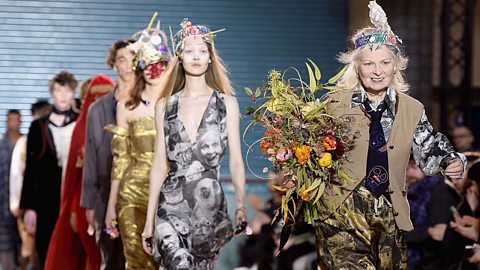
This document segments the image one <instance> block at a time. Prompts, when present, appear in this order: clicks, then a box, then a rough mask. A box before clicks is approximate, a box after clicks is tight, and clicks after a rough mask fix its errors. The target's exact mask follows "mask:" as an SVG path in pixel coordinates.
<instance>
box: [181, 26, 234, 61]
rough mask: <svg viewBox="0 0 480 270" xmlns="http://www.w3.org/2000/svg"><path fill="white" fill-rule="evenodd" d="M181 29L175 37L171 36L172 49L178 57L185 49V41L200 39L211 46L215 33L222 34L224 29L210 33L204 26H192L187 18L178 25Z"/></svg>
mask: <svg viewBox="0 0 480 270" xmlns="http://www.w3.org/2000/svg"><path fill="white" fill-rule="evenodd" d="M180 26H181V27H182V29H180V30H179V31H178V32H177V33H176V34H175V36H173V48H174V50H175V53H176V54H177V55H180V54H181V53H182V52H183V49H184V48H185V40H187V39H189V38H191V37H201V38H202V39H203V41H205V42H206V43H209V44H212V45H213V40H214V39H215V33H218V32H222V31H224V30H225V29H220V30H217V31H210V29H208V27H206V26H204V25H192V22H191V21H190V20H189V19H188V18H184V19H183V20H182V22H181V23H180Z"/></svg>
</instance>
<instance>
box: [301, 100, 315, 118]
mask: <svg viewBox="0 0 480 270" xmlns="http://www.w3.org/2000/svg"><path fill="white" fill-rule="evenodd" d="M314 107H315V102H308V103H307V104H306V105H305V107H303V108H302V115H303V116H307V114H308V113H309V112H311V111H312V110H313V108H314Z"/></svg>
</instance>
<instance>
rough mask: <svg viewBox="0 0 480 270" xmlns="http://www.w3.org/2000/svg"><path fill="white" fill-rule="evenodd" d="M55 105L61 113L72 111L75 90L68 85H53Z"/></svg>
mask: <svg viewBox="0 0 480 270" xmlns="http://www.w3.org/2000/svg"><path fill="white" fill-rule="evenodd" d="M52 97H53V105H54V106H55V107H56V108H57V109H58V110H60V111H66V110H68V109H70V107H71V106H72V101H73V89H72V88H70V87H69V86H68V85H60V84H58V83H54V84H53V88H52Z"/></svg>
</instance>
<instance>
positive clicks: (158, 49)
mask: <svg viewBox="0 0 480 270" xmlns="http://www.w3.org/2000/svg"><path fill="white" fill-rule="evenodd" d="M156 15H157V13H156V12H155V14H154V15H153V17H152V19H151V20H150V23H149V25H148V27H147V28H146V29H145V30H143V31H142V33H141V35H140V37H139V38H138V40H137V41H136V42H135V43H133V44H130V45H128V48H129V49H130V50H132V51H133V52H134V53H135V56H134V58H133V63H132V69H133V70H137V68H139V69H141V70H143V69H145V68H146V67H147V66H149V65H152V64H155V63H159V62H168V61H169V60H170V57H171V56H170V52H169V50H168V46H167V36H166V35H165V33H164V32H163V31H161V30H160V22H158V23H157V27H155V29H153V30H152V31H150V27H151V25H152V23H153V21H154V20H155V17H156Z"/></svg>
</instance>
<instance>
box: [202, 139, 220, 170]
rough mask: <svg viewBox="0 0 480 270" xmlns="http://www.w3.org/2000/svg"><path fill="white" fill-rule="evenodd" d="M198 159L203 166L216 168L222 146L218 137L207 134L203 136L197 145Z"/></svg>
mask: <svg viewBox="0 0 480 270" xmlns="http://www.w3.org/2000/svg"><path fill="white" fill-rule="evenodd" d="M198 150H199V153H200V158H201V159H202V160H203V163H204V164H207V165H208V166H211V167H216V166H218V165H219V163H220V155H221V154H222V145H221V142H220V137H219V136H212V135H209V133H206V134H204V135H203V136H202V137H201V138H200V140H199V144H198Z"/></svg>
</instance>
